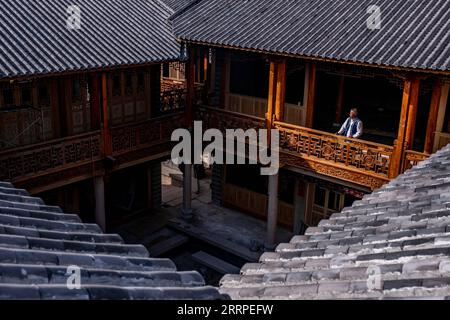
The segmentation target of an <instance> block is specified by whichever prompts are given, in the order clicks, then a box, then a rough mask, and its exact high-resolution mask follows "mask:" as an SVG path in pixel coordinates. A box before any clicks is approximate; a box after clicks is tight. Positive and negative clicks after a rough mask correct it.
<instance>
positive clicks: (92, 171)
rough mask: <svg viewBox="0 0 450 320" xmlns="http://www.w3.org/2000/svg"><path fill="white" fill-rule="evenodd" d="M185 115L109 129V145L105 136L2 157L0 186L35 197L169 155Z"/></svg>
mask: <svg viewBox="0 0 450 320" xmlns="http://www.w3.org/2000/svg"><path fill="white" fill-rule="evenodd" d="M183 119H184V118H183V114H182V113H176V114H170V115H166V116H162V117H159V118H155V119H151V120H146V121H141V122H137V123H131V124H126V125H121V126H117V127H113V128H111V135H110V140H108V139H107V138H106V139H105V135H104V134H103V133H102V132H101V131H94V132H89V133H85V134H81V135H76V136H70V137H66V138H62V139H57V140H50V141H46V142H43V143H39V144H33V145H28V146H24V147H20V148H14V149H8V150H5V151H2V152H0V181H11V182H13V183H14V184H15V185H16V186H18V187H23V188H27V189H28V190H29V191H30V192H32V193H37V192H41V191H45V190H49V189H53V188H56V187H60V186H63V185H67V184H70V183H73V182H76V181H81V180H84V179H87V178H91V177H94V176H96V175H100V174H104V172H105V171H106V170H119V169H122V168H125V167H128V166H131V165H136V164H139V163H144V162H146V161H150V160H153V159H157V158H160V157H164V156H167V155H169V154H170V150H171V142H170V137H171V134H172V132H173V130H175V129H176V128H179V127H182V126H183ZM105 143H109V144H111V146H112V148H111V149H112V154H111V156H112V157H113V158H114V159H115V160H116V161H115V163H114V165H113V167H112V168H109V166H108V167H106V166H105V161H104V159H105V156H107V154H105V148H104V145H105Z"/></svg>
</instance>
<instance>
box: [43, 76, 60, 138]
mask: <svg viewBox="0 0 450 320" xmlns="http://www.w3.org/2000/svg"><path fill="white" fill-rule="evenodd" d="M38 86H39V82H38ZM47 90H48V94H49V98H50V108H51V110H52V128H53V130H52V131H53V138H54V139H57V138H59V137H61V128H60V112H59V111H60V104H61V101H59V99H58V98H59V97H58V82H57V80H56V78H51V79H50V81H49V85H48V88H47ZM38 96H39V95H38Z"/></svg>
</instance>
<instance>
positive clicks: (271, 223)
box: [265, 174, 279, 250]
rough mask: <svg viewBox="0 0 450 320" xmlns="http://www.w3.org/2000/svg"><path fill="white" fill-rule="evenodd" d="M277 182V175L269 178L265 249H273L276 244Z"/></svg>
mask: <svg viewBox="0 0 450 320" xmlns="http://www.w3.org/2000/svg"><path fill="white" fill-rule="evenodd" d="M278 182H279V175H278V174H276V175H272V176H269V192H268V197H269V198H268V202H267V236H266V243H265V247H266V248H267V249H269V250H272V249H274V247H275V244H276V233H277V222H278Z"/></svg>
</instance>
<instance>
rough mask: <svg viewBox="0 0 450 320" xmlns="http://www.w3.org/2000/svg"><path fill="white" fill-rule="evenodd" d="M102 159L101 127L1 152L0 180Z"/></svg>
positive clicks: (26, 176)
mask: <svg viewBox="0 0 450 320" xmlns="http://www.w3.org/2000/svg"><path fill="white" fill-rule="evenodd" d="M97 160H101V134H100V132H99V131H95V132H90V133H86V134H81V135H77V136H72V137H68V138H64V139H58V140H50V141H47V142H43V143H39V144H34V145H29V146H25V147H20V148H15V149H11V150H6V151H3V152H0V181H5V180H10V181H16V180H22V179H24V178H28V177H34V176H36V175H39V174H42V173H50V172H55V171H58V170H62V169H65V168H70V167H73V166H79V165H82V164H86V163H89V162H94V161H97Z"/></svg>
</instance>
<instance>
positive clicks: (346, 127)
mask: <svg viewBox="0 0 450 320" xmlns="http://www.w3.org/2000/svg"><path fill="white" fill-rule="evenodd" d="M337 134H338V135H340V136H344V137H347V138H359V137H361V136H362V134H363V123H362V121H361V120H359V118H358V109H356V108H353V109H351V110H350V116H349V117H348V118H347V120H345V122H344V124H343V125H342V127H341V130H339V132H338V133H337Z"/></svg>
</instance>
